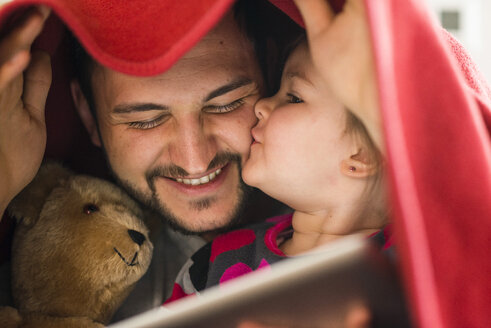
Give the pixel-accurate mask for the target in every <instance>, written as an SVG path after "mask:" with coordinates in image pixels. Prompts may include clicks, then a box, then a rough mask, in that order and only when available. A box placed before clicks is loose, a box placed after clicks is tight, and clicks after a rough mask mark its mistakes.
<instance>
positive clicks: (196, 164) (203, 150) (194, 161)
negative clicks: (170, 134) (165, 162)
mask: <svg viewBox="0 0 491 328" xmlns="http://www.w3.org/2000/svg"><path fill="white" fill-rule="evenodd" d="M170 153H171V161H172V163H173V164H175V165H177V166H180V167H182V168H183V169H185V170H186V171H187V172H188V173H189V174H190V175H194V174H200V173H203V172H205V171H206V170H207V169H208V165H209V164H210V162H211V160H212V159H213V158H214V157H215V155H216V153H217V146H216V140H215V137H214V136H213V133H211V131H210V130H209V129H208V127H207V126H206V122H204V120H203V119H202V118H201V117H195V116H189V117H186V118H183V119H182V120H180V122H179V123H178V124H177V126H176V133H175V139H174V142H173V143H172V145H171V149H170Z"/></svg>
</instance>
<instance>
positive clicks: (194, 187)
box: [161, 162, 232, 197]
mask: <svg viewBox="0 0 491 328" xmlns="http://www.w3.org/2000/svg"><path fill="white" fill-rule="evenodd" d="M231 166H232V165H231V162H229V163H227V164H226V165H225V166H222V167H219V168H214V169H212V170H210V171H208V172H205V173H203V174H201V175H190V176H186V177H166V176H162V177H161V181H162V179H163V181H166V182H167V184H168V185H170V186H171V187H173V188H175V189H177V191H178V192H180V193H181V194H186V195H188V196H191V197H196V196H198V197H202V196H205V195H207V194H208V195H209V194H210V193H214V192H216V191H218V190H219V189H220V188H221V186H222V185H223V183H224V182H225V181H226V180H228V179H227V178H228V177H229V174H228V173H229V172H230V167H231Z"/></svg>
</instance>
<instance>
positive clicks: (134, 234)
mask: <svg viewBox="0 0 491 328" xmlns="http://www.w3.org/2000/svg"><path fill="white" fill-rule="evenodd" d="M128 234H129V235H130V237H131V239H133V241H134V242H135V243H137V244H138V246H141V245H142V244H143V242H144V241H145V236H144V235H143V234H142V233H140V232H138V231H136V230H128Z"/></svg>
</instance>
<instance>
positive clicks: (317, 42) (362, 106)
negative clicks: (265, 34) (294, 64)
mask: <svg viewBox="0 0 491 328" xmlns="http://www.w3.org/2000/svg"><path fill="white" fill-rule="evenodd" d="M294 1H295V3H296V5H297V6H298V8H299V10H300V12H301V14H302V17H303V19H304V22H305V27H306V30H307V37H308V42H309V47H310V53H311V55H312V60H313V63H314V65H315V67H316V69H317V70H318V71H319V73H320V75H321V76H322V77H323V78H324V81H325V83H326V87H327V88H329V89H330V91H331V92H332V93H333V94H334V95H335V96H336V97H337V98H338V100H339V101H341V102H342V103H343V104H344V105H345V106H346V107H347V108H348V109H349V110H351V111H352V112H353V113H354V114H355V115H356V116H358V118H360V119H361V120H362V122H363V123H364V124H365V126H366V127H367V130H368V132H369V134H370V136H371V137H372V139H373V141H374V142H375V144H376V145H377V147H378V148H379V149H380V150H381V151H382V152H383V148H382V146H383V139H382V126H381V118H380V112H379V107H378V100H377V99H378V95H377V84H376V76H375V65H374V59H373V53H372V46H371V41H370V35H369V29H368V22H367V18H366V12H365V5H364V2H363V0H347V1H346V4H345V6H344V8H343V11H342V12H340V13H338V14H334V12H333V10H332V8H331V6H330V5H329V3H328V1H327V0H294Z"/></svg>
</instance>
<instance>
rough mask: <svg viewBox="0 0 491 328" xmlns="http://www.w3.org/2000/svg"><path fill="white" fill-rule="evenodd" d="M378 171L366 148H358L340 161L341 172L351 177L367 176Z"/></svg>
mask: <svg viewBox="0 0 491 328" xmlns="http://www.w3.org/2000/svg"><path fill="white" fill-rule="evenodd" d="M377 171H378V164H377V162H376V160H375V158H374V157H373V156H370V155H369V154H368V152H367V150H366V149H364V148H358V150H357V151H356V152H355V154H353V155H351V156H350V157H349V158H346V159H344V160H343V161H342V162H341V173H343V174H344V175H346V176H348V177H351V178H367V177H370V176H373V175H375V174H376V173H377Z"/></svg>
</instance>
